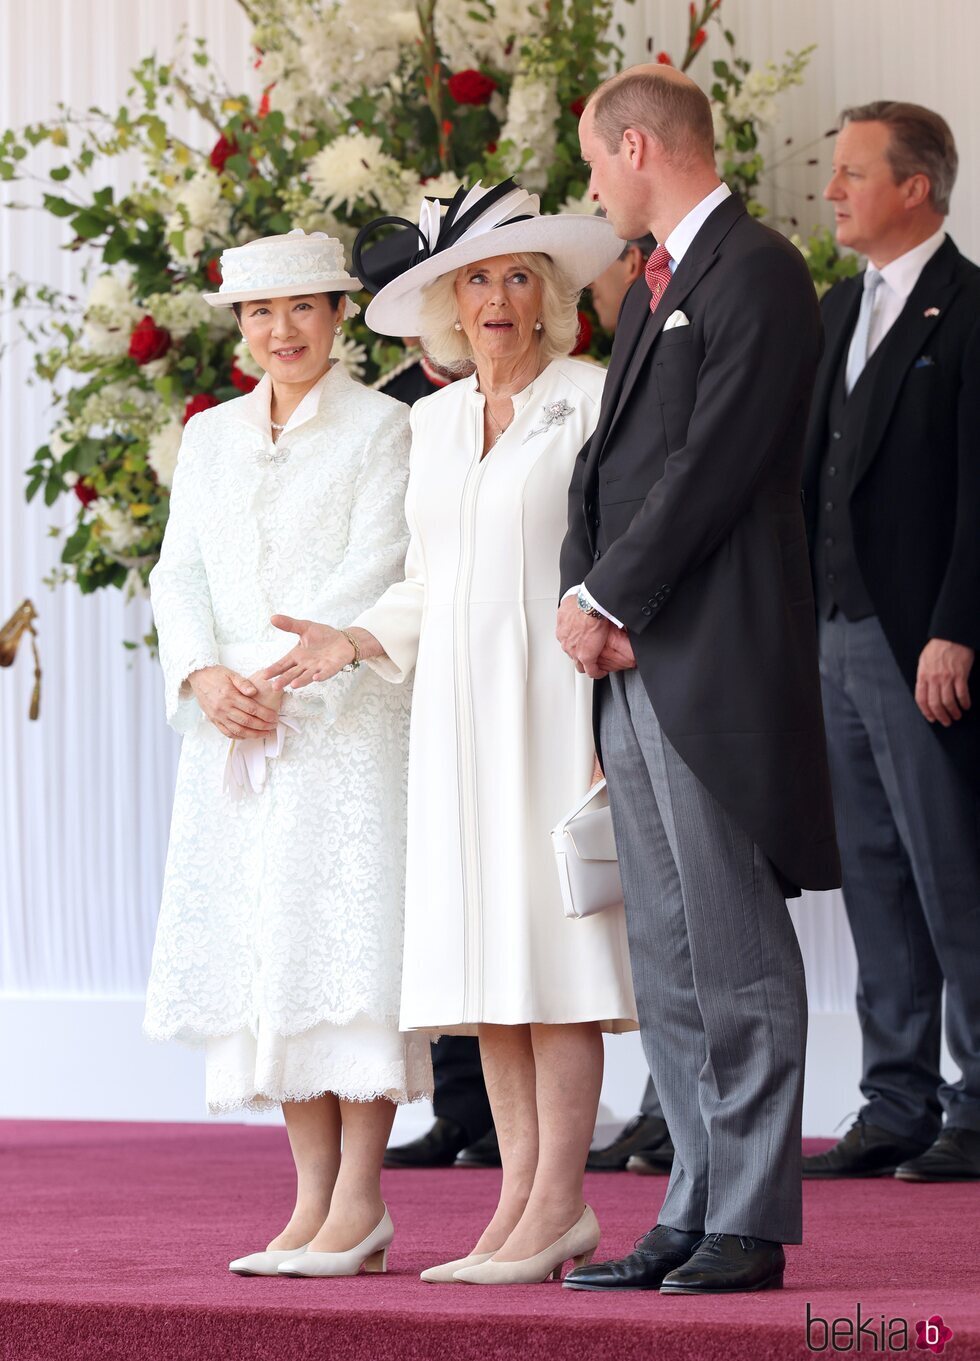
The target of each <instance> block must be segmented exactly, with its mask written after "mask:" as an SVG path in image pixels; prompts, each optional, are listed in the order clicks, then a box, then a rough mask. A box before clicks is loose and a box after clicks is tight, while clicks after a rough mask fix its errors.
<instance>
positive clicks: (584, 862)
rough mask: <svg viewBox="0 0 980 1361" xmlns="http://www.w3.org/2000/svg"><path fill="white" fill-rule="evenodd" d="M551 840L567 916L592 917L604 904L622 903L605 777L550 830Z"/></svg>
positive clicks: (606, 905)
mask: <svg viewBox="0 0 980 1361" xmlns="http://www.w3.org/2000/svg"><path fill="white" fill-rule="evenodd" d="M551 843H552V845H553V846H554V848H555V860H556V862H557V864H558V882H559V884H560V885H561V898H562V903H563V904H564V908H565V916H566V917H591V916H592V914H593V913H594V912H602V911H604V910H605V909H606V908H607V907H621V906H622V904H623V885H622V883H621V881H620V878H619V861H618V860H617V858H616V841H615V838H614V836H613V825H612V813H611V812H610V811H609V795H608V793H607V792H606V782H605V780H600V781H599V783H598V784H595V785H593V786H592V788H591V789H590V790H589V792H588V793H587V794H586V796H585V798H584V799H581V800H580V801H579V802H578V803H577V804H576V805H575V807H574V808H573V809H572V811H571V812H570V813H569V814H568V815H567V816H566V817H564V818H562V820H561V822H559V824H558V826H557V827H556V828H555V829H554V831H553V832H552V833H551Z"/></svg>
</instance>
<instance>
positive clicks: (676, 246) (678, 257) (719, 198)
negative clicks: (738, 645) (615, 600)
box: [565, 184, 921, 629]
mask: <svg viewBox="0 0 980 1361" xmlns="http://www.w3.org/2000/svg"><path fill="white" fill-rule="evenodd" d="M731 193H732V191H731V190H730V189H729V187H728V185H727V184H719V185H718V186H717V188H715V189H712V191H711V193H710V194H706V195H705V197H704V198H703V199H702V200H701V202H700V203H696V204H695V205H694V207H693V208H692V209H691V211H690V212H689V213H687V214H686V215H685V216H684V217H682V218H681V220H680V222H678V224H677V226H676V227H675V228H674V230H673V231H672V232H671V233H670V234H669V235H668V237H667V238H666V240H665V241H664V245H665V246H666V248H667V254H668V255H669V256H670V272H671V274H673V272H674V270H675V269H676V268H677V266H678V265H679V264H680V262H681V261H682V260H683V259H684V256H685V255H686V254H687V252H688V251H689V250H690V248H691V243H692V241H693V240H694V238H695V237H696V236H697V234H698V232H699V231H700V230H701V228H702V227H703V226H704V224H705V222H706V221H707V220H708V218H709V217H710V216H711V214H712V213H713V212H714V211H715V209H716V208H717V207H718V206H719V204H722V203H724V201H725V199H726V198H730V197H731ZM919 249H921V247H919ZM896 263H897V261H896ZM917 277H918V276H917ZM910 291H911V290H910ZM579 591H581V592H582V596H583V598H584V599H585V601H586V602H587V604H589V605H591V606H592V607H593V608H594V609H597V610H598V611H599V613H600V614H601V615H603V616H604V617H605V618H606V619H608V620H609V621H610V623H612V624H615V625H616V627H617V628H618V629H621V628H622V627H623V625H622V622H621V621H620V620H619V619H617V618H616V616H615V615H613V614H610V613H609V611H608V610H604V609H603V608H602V606H601V605H600V604H599V602H598V600H596V599H595V598H594V597H593V596H591V595H590V594H589V592H588V590H587V589H586V587H585V586H584V585H583V586H572V587H570V588H569V589H568V590H567V591H566V592H565V595H566V596H569V595H572V594H573V592H574V593H575V594H576V595H577V594H578V592H579Z"/></svg>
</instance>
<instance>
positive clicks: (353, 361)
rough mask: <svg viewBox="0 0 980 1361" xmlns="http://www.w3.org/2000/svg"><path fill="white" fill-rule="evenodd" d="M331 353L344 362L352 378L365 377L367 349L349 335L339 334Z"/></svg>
mask: <svg viewBox="0 0 980 1361" xmlns="http://www.w3.org/2000/svg"><path fill="white" fill-rule="evenodd" d="M330 353H331V355H332V356H333V358H334V359H336V360H337V361H338V363H340V364H343V366H344V368H345V369H346V370H347V372H348V373H349V374H350V376H351V377H352V378H363V377H364V368H365V365H366V364H367V350H366V349H365V348H364V346H363V345H359V344H358V343H357V341H356V340H352V339H351V338H350V336H348V335H341V336H338V337H337V339H336V340H335V341H334V343H333V349H332V350H331V351H330Z"/></svg>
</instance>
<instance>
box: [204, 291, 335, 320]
mask: <svg viewBox="0 0 980 1361" xmlns="http://www.w3.org/2000/svg"><path fill="white" fill-rule="evenodd" d="M296 296H297V297H302V296H304V295H303V294H301V293H297V294H296ZM310 296H311V297H314V298H326V299H327V301H328V302H329V304H330V306H331V307H332V308H333V310H334V311H335V312H336V310H337V305H338V303H339V302H340V300H341V298H344V297H346V296H347V295H346V293H344V292H343V291H341V292H340V293H313V294H311V295H310ZM243 305H244V304H243V303H240V302H233V303H232V305H231V310H232V311H233V312H234V314H235V316H236V317H237V318H238V320H239V321H241V319H242V307H243Z"/></svg>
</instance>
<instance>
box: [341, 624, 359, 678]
mask: <svg viewBox="0 0 980 1361" xmlns="http://www.w3.org/2000/svg"><path fill="white" fill-rule="evenodd" d="M340 631H341V633H342V634H343V635H344V637H345V638H346V639H347V641H348V642H349V643H350V645H351V647H352V648H353V649H354V660H353V661H351V662H348V663H347V665H346V666H343V667H341V670H342V671H356V670H357V668H358V667H359V666H360V664H361V649H360V648H359V647H358V645H357V639H356V638H355V637H354V635H353V634H352V633H348V632H347V630H346V629H341V630H340Z"/></svg>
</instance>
